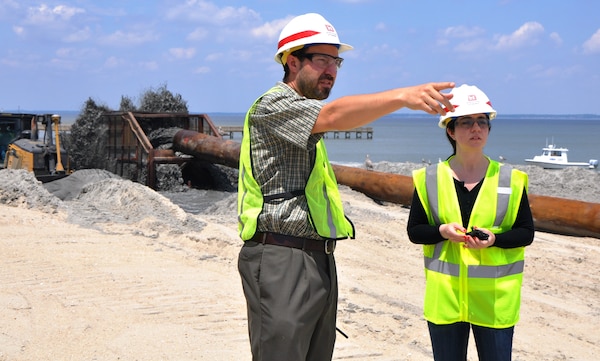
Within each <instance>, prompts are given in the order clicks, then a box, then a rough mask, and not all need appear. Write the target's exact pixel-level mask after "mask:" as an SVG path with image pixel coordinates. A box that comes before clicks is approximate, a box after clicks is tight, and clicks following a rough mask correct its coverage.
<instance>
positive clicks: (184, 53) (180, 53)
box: [169, 48, 196, 59]
mask: <svg viewBox="0 0 600 361" xmlns="http://www.w3.org/2000/svg"><path fill="white" fill-rule="evenodd" d="M169 54H171V56H173V57H174V58H175V59H191V58H193V57H194V55H196V49H194V48H171V49H169Z"/></svg>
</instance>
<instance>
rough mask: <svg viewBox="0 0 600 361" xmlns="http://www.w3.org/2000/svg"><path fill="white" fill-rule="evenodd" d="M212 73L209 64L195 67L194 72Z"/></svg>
mask: <svg viewBox="0 0 600 361" xmlns="http://www.w3.org/2000/svg"><path fill="white" fill-rule="evenodd" d="M207 73H210V68H209V67H207V66H201V67H198V68H196V69H194V74H207Z"/></svg>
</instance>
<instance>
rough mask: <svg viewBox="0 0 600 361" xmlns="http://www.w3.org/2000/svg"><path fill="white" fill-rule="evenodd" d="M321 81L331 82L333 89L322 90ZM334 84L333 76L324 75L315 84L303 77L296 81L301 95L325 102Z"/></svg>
mask: <svg viewBox="0 0 600 361" xmlns="http://www.w3.org/2000/svg"><path fill="white" fill-rule="evenodd" d="M321 80H329V81H331V87H326V88H320V87H319V82H320V81H321ZM334 82H335V79H334V78H333V77H332V76H331V75H328V74H323V75H321V76H320V77H319V79H317V80H316V81H315V82H312V81H310V79H308V78H305V77H302V76H301V77H299V78H298V81H296V84H297V86H298V90H299V91H300V93H301V94H302V95H304V96H305V97H307V98H308V99H317V100H323V99H327V98H328V97H329V94H330V93H331V89H332V88H333V84H334Z"/></svg>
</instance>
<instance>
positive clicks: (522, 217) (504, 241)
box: [407, 179, 534, 248]
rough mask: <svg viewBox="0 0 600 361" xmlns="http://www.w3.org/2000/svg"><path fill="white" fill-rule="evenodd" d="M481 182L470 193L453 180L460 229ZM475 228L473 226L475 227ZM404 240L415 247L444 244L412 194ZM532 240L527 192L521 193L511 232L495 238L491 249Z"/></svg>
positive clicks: (513, 245)
mask: <svg viewBox="0 0 600 361" xmlns="http://www.w3.org/2000/svg"><path fill="white" fill-rule="evenodd" d="M482 183H483V180H482V181H480V182H479V183H478V184H477V185H476V186H475V187H474V188H473V189H472V190H471V191H469V190H468V189H467V188H466V187H465V185H464V182H461V181H459V180H456V179H454V187H455V188H456V193H457V196H458V203H459V205H460V213H461V215H462V223H463V227H467V225H468V223H469V218H470V217H471V212H472V211H473V205H474V204H475V200H476V199H477V195H478V194H479V190H480V189H481V185H482ZM475 226H477V225H475ZM407 231H408V238H409V239H410V241H411V242H413V243H416V244H435V243H438V242H441V241H444V240H445V238H444V237H442V235H441V234H440V231H439V225H434V226H432V225H430V224H429V220H428V219H427V213H426V212H425V208H424V207H423V204H421V200H420V199H419V196H418V195H417V191H416V190H415V192H414V194H413V199H412V205H411V208H410V214H409V217H408V225H407ZM533 236H534V225H533V217H532V215H531V209H530V208H529V200H528V198H527V192H525V191H523V197H522V198H521V204H520V206H519V211H518V213H517V218H516V219H515V223H514V224H513V226H512V229H511V230H509V231H507V232H504V233H501V234H496V242H494V246H496V247H500V248H515V247H524V246H528V245H530V244H531V243H532V242H533Z"/></svg>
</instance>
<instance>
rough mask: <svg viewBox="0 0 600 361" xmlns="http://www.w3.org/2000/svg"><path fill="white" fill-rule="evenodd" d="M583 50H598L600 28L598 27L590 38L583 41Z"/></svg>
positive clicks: (588, 52)
mask: <svg viewBox="0 0 600 361" xmlns="http://www.w3.org/2000/svg"><path fill="white" fill-rule="evenodd" d="M583 52H584V53H586V54H592V53H599V52H600V29H598V30H597V31H596V32H595V33H594V35H592V37H591V38H589V39H588V40H586V41H585V43H583Z"/></svg>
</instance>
